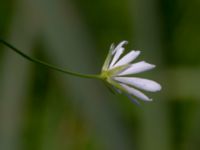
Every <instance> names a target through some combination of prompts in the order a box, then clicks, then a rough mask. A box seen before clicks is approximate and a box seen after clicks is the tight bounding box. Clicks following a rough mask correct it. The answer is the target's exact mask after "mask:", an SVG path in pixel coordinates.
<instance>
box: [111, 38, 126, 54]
mask: <svg viewBox="0 0 200 150" xmlns="http://www.w3.org/2000/svg"><path fill="white" fill-rule="evenodd" d="M127 43H128V41H122V42H120V43H119V44H118V45H117V46H116V47H115V49H114V50H113V53H112V54H114V53H115V52H117V50H118V49H120V48H122V47H123V45H124V44H127Z"/></svg>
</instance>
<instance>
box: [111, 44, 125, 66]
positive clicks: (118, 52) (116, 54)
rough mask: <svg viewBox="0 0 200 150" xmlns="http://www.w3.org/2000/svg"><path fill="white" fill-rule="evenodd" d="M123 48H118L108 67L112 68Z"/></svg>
mask: <svg viewBox="0 0 200 150" xmlns="http://www.w3.org/2000/svg"><path fill="white" fill-rule="evenodd" d="M124 50H125V49H124V48H123V47H121V48H120V49H118V50H117V51H116V53H115V55H114V57H113V60H112V61H111V64H110V67H109V69H111V68H113V65H114V64H115V62H116V61H117V60H118V59H119V57H120V56H121V54H122V53H123V52H124Z"/></svg>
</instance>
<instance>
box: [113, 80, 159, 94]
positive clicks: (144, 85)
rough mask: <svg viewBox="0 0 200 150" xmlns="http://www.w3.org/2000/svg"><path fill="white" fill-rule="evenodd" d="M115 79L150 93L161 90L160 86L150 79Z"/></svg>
mask: <svg viewBox="0 0 200 150" xmlns="http://www.w3.org/2000/svg"><path fill="white" fill-rule="evenodd" d="M114 79H115V80H116V81H119V82H121V83H125V84H128V85H131V86H134V87H137V88H139V89H142V90H145V91H149V92H156V91H160V90H161V85H160V84H158V83H157V82H155V81H152V80H148V79H142V78H135V77H115V78H114Z"/></svg>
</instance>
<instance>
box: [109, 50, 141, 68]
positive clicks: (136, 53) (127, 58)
mask: <svg viewBox="0 0 200 150" xmlns="http://www.w3.org/2000/svg"><path fill="white" fill-rule="evenodd" d="M139 54H140V51H134V50H133V51H131V52H129V53H128V54H126V55H125V56H124V57H122V58H121V59H120V60H119V61H118V62H117V63H116V64H115V65H114V66H113V67H118V66H122V65H125V64H128V63H130V62H132V61H133V60H134V59H136V58H137V57H138V56H139Z"/></svg>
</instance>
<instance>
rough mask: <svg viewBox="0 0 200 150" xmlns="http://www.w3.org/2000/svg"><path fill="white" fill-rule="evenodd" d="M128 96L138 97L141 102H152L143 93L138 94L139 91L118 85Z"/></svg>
mask: <svg viewBox="0 0 200 150" xmlns="http://www.w3.org/2000/svg"><path fill="white" fill-rule="evenodd" d="M120 85H121V86H122V87H123V88H124V89H125V90H126V91H127V92H128V93H129V94H131V95H133V96H135V97H138V98H139V99H141V100H143V101H152V99H150V98H149V97H147V96H146V95H145V94H144V93H142V92H140V91H139V90H136V89H134V88H132V87H130V86H127V85H125V84H120Z"/></svg>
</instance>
